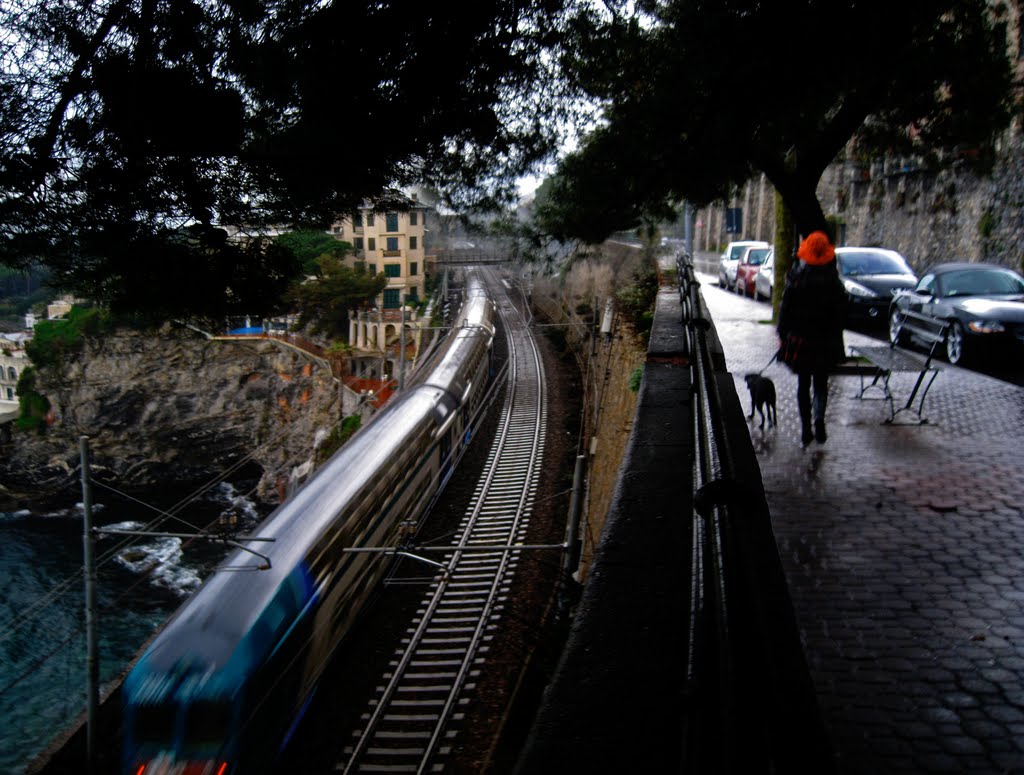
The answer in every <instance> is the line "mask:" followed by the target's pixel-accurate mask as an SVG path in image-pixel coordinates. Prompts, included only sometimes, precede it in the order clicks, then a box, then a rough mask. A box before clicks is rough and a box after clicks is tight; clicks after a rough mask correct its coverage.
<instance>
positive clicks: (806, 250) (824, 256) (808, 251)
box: [796, 231, 836, 266]
mask: <svg viewBox="0 0 1024 775" xmlns="http://www.w3.org/2000/svg"><path fill="white" fill-rule="evenodd" d="M796 255H797V257H798V258H799V259H800V260H801V261H803V262H805V263H808V264H811V265H813V266H821V265H823V264H827V263H828V262H829V261H833V260H834V259H835V257H836V251H835V248H833V247H832V243H831V242H830V241H829V238H828V235H827V234H825V232H823V231H812V232H811V233H810V234H808V235H807V238H806V239H805V240H804V241H803V242H801V243H800V249H799V250H798V251H797V252H796Z"/></svg>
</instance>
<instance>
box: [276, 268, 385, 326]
mask: <svg viewBox="0 0 1024 775" xmlns="http://www.w3.org/2000/svg"><path fill="white" fill-rule="evenodd" d="M317 263H318V266H319V268H318V272H317V277H316V278H314V279H311V280H307V281H305V282H302V283H298V284H296V285H295V286H294V287H293V288H292V289H291V291H290V292H289V294H288V297H289V300H290V301H291V302H292V303H293V304H295V306H296V307H297V308H298V310H299V323H298V325H299V327H305V326H307V325H311V326H312V328H313V332H314V333H317V334H324V335H326V336H330V337H335V338H344V337H347V336H348V313H349V310H351V309H355V308H357V307H359V306H361V305H363V304H367V303H370V302H372V300H373V299H374V298H375V297H377V296H378V295H379V294H380V293H381V291H383V290H384V289H385V288H386V287H387V284H388V278H387V277H385V276H384V274H383V273H379V274H376V275H373V274H370V273H369V272H368V271H366V267H365V264H363V263H359V264H356V266H355V267H354V268H353V267H350V266H347V265H345V264H344V263H343V262H342V260H341V259H340V258H337V257H335V256H332V255H329V254H324V255H321V256H320V257H319V258H318V259H317Z"/></svg>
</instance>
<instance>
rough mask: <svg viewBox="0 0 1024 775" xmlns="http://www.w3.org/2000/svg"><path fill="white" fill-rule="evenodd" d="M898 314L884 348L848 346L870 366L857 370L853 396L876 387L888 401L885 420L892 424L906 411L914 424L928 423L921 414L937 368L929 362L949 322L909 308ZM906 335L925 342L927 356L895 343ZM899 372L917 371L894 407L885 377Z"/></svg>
mask: <svg viewBox="0 0 1024 775" xmlns="http://www.w3.org/2000/svg"><path fill="white" fill-rule="evenodd" d="M900 316H901V318H902V320H901V321H900V323H899V328H898V329H896V330H895V333H894V335H893V336H891V337H890V338H891V339H892V340H893V341H892V343H891V344H890V345H888V346H887V347H881V346H879V347H856V346H854V347H851V348H850V352H851V353H853V354H854V355H855V356H860V357H861V358H864V359H865V360H866V361H868V362H869V363H870V364H871V366H872V367H873V368H871V369H869V370H868V372H867V374H865V372H864V371H861V372H860V393H859V394H858V396H857V397H858V398H861V399H863V398H866V396H865V393H867V392H868V391H871V390H878V391H880V392H881V393H882V395H881V396H880V398H882V399H884V400H886V401H888V402H889V417H888V419H887V420H886V422H887V423H895V422H896V417H897V416H898V415H900V414H901V413H903V412H906V413H908V414H910V415H912V416H913V418H914V420H912V422H914V424H917V425H923V424H924V423H927V422H928V420H927V418H925V417H924V415H923V411H924V400H925V397H926V396H927V395H928V390H929V389H930V388H931V386H932V383H933V382H934V381H935V378H936V377H937V376H938V374H939V371H941V369H939V367H938V366H936V365H934V364H933V363H932V360H933V359H934V357H935V355H936V353H937V352H938V350H939V349H940V348H941V347H942V346H943V344H944V343H945V341H946V332H947V331H948V330H949V324H948V323H945V322H943V321H941V320H935V319H933V318H929V317H925V316H924V315H920V314H918V313H915V312H912V311H909V310H907V311H903V312H900ZM907 334H909V335H911V336H913V337H914V338H916V339H918V340H920V341H922V342H924V343H925V345H926V346H927V347H928V355H927V356H922V355H920V354H918V353H913V352H909V351H907V350H904V349H901V348H899V347H897V344H898V343H899V342H901V341H903V338H904V337H905V336H906V335H907ZM899 371H902V372H917V381H916V382H915V383H914V389H913V390H911V391H910V395H909V396H908V397H907V402H906V404H904V405H903V406H902V407H901V408H899V409H896V408H895V401H894V398H893V394H892V390H891V388H890V387H889V379H890V377H892V375H893V373H894V372H899ZM866 377H870V379H871V381H870V382H866ZM922 385H923V386H924V389H923V390H922V389H921V387H922ZM918 393H920V398H918ZM915 399H917V406H916V408H915V406H914V400H915Z"/></svg>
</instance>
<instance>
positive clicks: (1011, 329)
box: [889, 263, 1024, 364]
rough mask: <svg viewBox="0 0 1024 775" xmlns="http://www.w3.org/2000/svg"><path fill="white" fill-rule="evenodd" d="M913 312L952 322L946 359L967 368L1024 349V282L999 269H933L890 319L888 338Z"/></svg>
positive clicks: (959, 265) (898, 301)
mask: <svg viewBox="0 0 1024 775" xmlns="http://www.w3.org/2000/svg"><path fill="white" fill-rule="evenodd" d="M902 310H912V311H914V312H917V313H919V314H921V315H925V316H927V317H931V318H934V319H936V320H941V321H944V322H948V323H949V324H950V326H949V332H948V333H947V335H946V358H947V360H949V362H950V363H954V364H956V363H963V362H964V359H965V358H967V359H968V360H969V359H971V358H973V357H974V356H976V355H981V354H982V353H991V352H994V351H996V350H1003V351H1004V352H1005V351H1014V350H1015V351H1016V352H1017V353H1020V352H1021V349H1022V347H1024V277H1021V276H1020V275H1019V274H1018V273H1017V272H1014V271H1013V270H1012V269H1004V268H1003V267H1000V266H996V265H995V264H968V263H950V264H938V265H936V266H933V267H932V268H931V269H929V270H928V272H927V273H926V274H925V275H924V276H923V277H922V278H921V282H919V283H918V284H917V287H916V288H914V289H913V290H912V291H908V292H905V293H900V294H898V295H897V296H896V298H895V299H894V300H893V303H892V309H891V311H890V315H889V321H890V322H889V338H890V339H892V338H893V337H895V336H897V335H898V332H899V327H900V323H901V319H900V312H901V311H902Z"/></svg>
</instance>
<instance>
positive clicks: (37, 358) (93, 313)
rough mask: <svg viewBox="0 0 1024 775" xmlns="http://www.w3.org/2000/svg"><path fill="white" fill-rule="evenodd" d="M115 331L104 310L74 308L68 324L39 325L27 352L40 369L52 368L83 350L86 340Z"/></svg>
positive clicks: (42, 323) (52, 322)
mask: <svg viewBox="0 0 1024 775" xmlns="http://www.w3.org/2000/svg"><path fill="white" fill-rule="evenodd" d="M111 328H113V323H112V321H111V319H110V316H109V315H108V314H107V313H106V312H104V311H103V310H99V309H88V308H85V307H72V308H71V311H70V312H69V313H68V316H67V318H65V319H64V320H41V321H40V322H39V323H37V324H36V327H35V331H34V333H33V335H32V339H31V340H30V341H29V342H28V343H27V344H26V345H25V352H26V353H27V354H28V357H29V358H30V359H31V360H32V363H34V364H35V365H36V366H38V367H39V368H41V369H42V368H52V367H54V366H57V365H59V364H60V363H62V362H63V360H64V359H65V358H66V357H67V356H68V355H70V354H72V353H75V352H77V351H78V350H80V349H81V347H82V344H83V343H84V341H85V339H86V337H89V336H99V335H100V334H102V333H105V332H106V331H109V330H110V329H111Z"/></svg>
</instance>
